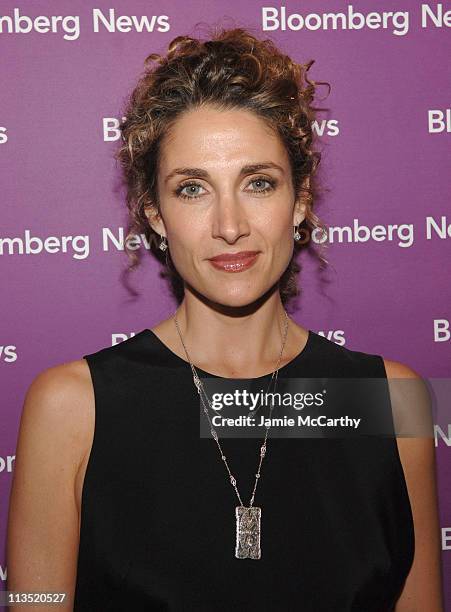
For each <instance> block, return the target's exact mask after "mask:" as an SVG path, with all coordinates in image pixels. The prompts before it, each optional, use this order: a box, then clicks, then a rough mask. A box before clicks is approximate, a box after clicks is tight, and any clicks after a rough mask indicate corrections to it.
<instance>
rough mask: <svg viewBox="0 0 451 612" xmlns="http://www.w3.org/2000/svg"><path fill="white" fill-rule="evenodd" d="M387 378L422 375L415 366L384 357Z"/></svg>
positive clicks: (417, 376)
mask: <svg viewBox="0 0 451 612" xmlns="http://www.w3.org/2000/svg"><path fill="white" fill-rule="evenodd" d="M384 365H385V371H386V372H387V378H418V379H420V378H421V376H420V375H419V374H418V372H416V371H415V370H414V369H413V368H411V367H410V366H408V365H407V364H405V363H402V362H400V361H392V360H391V359H385V358H384Z"/></svg>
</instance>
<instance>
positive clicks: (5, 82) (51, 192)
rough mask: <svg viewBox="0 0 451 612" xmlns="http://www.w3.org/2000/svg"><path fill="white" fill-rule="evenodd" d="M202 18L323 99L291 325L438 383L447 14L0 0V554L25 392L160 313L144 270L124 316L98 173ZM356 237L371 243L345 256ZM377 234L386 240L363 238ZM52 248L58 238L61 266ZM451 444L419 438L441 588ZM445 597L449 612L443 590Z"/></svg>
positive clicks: (356, 244) (158, 294)
mask: <svg viewBox="0 0 451 612" xmlns="http://www.w3.org/2000/svg"><path fill="white" fill-rule="evenodd" d="M384 11H385V14H384ZM390 11H391V13H389V12H390ZM325 13H329V17H326V16H325ZM340 13H341V16H340ZM39 16H40V17H41V18H40V19H36V18H37V17H39ZM52 16H62V17H63V20H59V21H53V22H52ZM133 16H134V17H133ZM145 16H146V17H147V20H145V19H143V17H145ZM20 18H21V19H20ZM27 18H28V19H27ZM64 18H65V19H64ZM225 18H227V19H225ZM334 19H335V23H334ZM218 20H222V23H226V24H228V25H237V26H244V27H251V28H254V31H255V32H256V33H257V34H258V35H262V36H265V35H266V36H270V37H271V38H272V39H273V40H275V41H276V42H277V43H279V45H280V46H281V47H282V48H283V49H284V50H285V52H287V53H288V54H290V55H292V56H293V57H294V58H295V59H296V60H298V61H300V62H305V61H307V60H309V59H312V58H313V59H315V60H316V62H315V65H314V66H313V67H312V69H311V71H310V75H311V77H312V78H313V79H315V80H320V81H328V82H329V83H331V85H332V92H331V94H330V96H329V97H328V98H327V99H326V100H325V101H323V102H321V101H317V105H318V106H327V107H328V110H327V111H323V112H321V113H319V114H318V119H317V122H316V124H315V126H314V127H315V130H316V132H317V133H318V136H319V143H320V149H321V150H322V154H323V159H322V164H321V172H320V176H321V179H322V184H323V186H324V187H325V188H326V189H327V193H326V194H325V196H324V197H323V199H322V202H321V206H320V208H319V210H318V213H319V215H320V216H321V217H322V218H323V219H324V220H325V221H326V222H327V223H328V224H329V225H330V226H331V227H333V228H335V231H334V232H332V234H331V238H330V243H331V246H330V248H329V255H328V258H329V260H330V262H331V265H330V268H329V271H328V273H327V274H326V275H322V276H319V275H318V270H317V266H316V263H315V261H314V259H312V258H311V257H304V258H303V271H302V275H301V278H300V283H301V285H302V288H303V295H302V298H301V299H300V300H299V304H298V309H297V311H296V313H295V314H294V315H293V316H294V318H295V319H296V320H297V321H298V322H299V323H301V324H302V325H303V326H305V327H308V328H311V329H314V330H315V331H318V332H320V333H324V334H325V335H326V336H328V337H329V338H330V339H331V340H333V341H335V342H338V343H340V344H345V345H346V346H348V347H349V348H352V349H356V350H362V351H366V352H371V353H379V354H382V355H383V356H384V357H386V358H389V359H395V360H398V361H402V362H404V363H407V364H408V365H410V366H411V367H413V368H414V369H415V370H416V371H417V372H419V373H420V374H421V375H422V376H424V377H449V376H451V359H450V357H451V336H450V329H451V328H450V321H451V306H450V305H451V283H450V274H449V269H450V261H451V258H450V255H451V249H450V244H451V212H450V209H449V190H448V183H449V167H450V164H449V162H450V157H449V140H450V135H451V108H450V90H449V62H448V61H447V60H448V59H449V56H450V43H449V36H450V31H449V29H450V26H451V5H450V4H449V3H447V2H444V3H437V2H430V3H425V4H421V3H419V2H418V3H414V2H407V1H405V0H404V1H403V2H402V1H400V2H393V1H392V0H387V1H386V2H384V3H380V2H377V1H376V0H372V1H371V2H370V1H358V2H357V1H356V2H354V3H353V4H352V5H350V4H347V3H345V2H338V1H331V0H329V1H323V2H318V1H313V0H308V1H306V0H304V1H303V2H300V1H297V2H295V1H287V2H284V3H283V5H282V4H280V3H261V2H257V1H255V0H249V1H248V2H247V3H243V2H241V1H240V2H238V1H237V0H228V1H227V2H219V1H217V2H203V1H201V0H199V1H195V0H184V1H182V0H177V1H174V2H170V3H155V2H153V3H149V2H147V1H144V0H141V1H138V0H128V1H127V2H126V1H125V0H123V1H117V0H116V1H115V2H106V1H105V0H98V1H97V2H96V3H93V4H91V5H90V3H89V2H73V1H72V2H69V1H67V0H60V1H59V2H51V1H50V0H47V1H38V0H36V1H34V2H33V3H30V2H25V1H24V0H21V1H19V2H11V1H10V0H4V1H3V2H2V3H1V7H0V50H1V55H0V57H1V58H2V63H1V83H2V86H1V88H0V101H1V107H0V109H1V112H0V156H1V168H2V171H3V177H2V183H1V184H2V208H1V210H2V222H1V235H0V254H1V258H0V263H1V265H2V270H3V276H2V288H3V300H2V302H3V308H2V318H1V322H2V329H1V339H0V344H1V351H2V353H1V371H0V374H1V378H2V383H3V385H2V398H3V409H2V411H1V428H0V487H1V499H2V503H1V507H0V513H1V514H0V541H1V543H2V545H3V543H4V540H5V537H4V536H5V527H6V517H7V510H8V496H9V491H10V485H11V477H12V470H13V468H14V454H15V447H16V438H17V431H18V425H19V419H20V413H21V408H22V403H23V399H24V394H25V391H26V389H27V387H28V386H29V384H30V383H31V381H32V379H33V378H34V377H35V375H36V374H38V373H39V372H40V371H42V370H43V369H45V368H47V367H50V366H53V365H55V364H58V363H61V362H65V361H69V360H73V359H80V358H81V356H82V354H86V353H88V352H94V351H95V350H97V349H99V348H101V347H104V346H107V345H109V344H112V343H114V342H116V341H120V340H121V339H124V338H125V337H127V336H129V335H132V334H133V333H136V332H137V331H140V330H141V329H143V328H145V327H152V326H153V325H155V324H156V323H157V322H158V321H160V320H162V319H163V318H166V317H167V316H169V314H171V313H172V311H173V309H174V302H173V301H172V299H171V297H170V295H169V293H168V290H167V288H166V286H165V285H164V284H163V282H162V281H161V279H159V277H158V271H159V268H158V265H157V264H156V263H155V261H154V260H153V259H152V258H151V257H147V258H145V260H144V265H143V267H142V270H141V271H140V272H138V273H137V274H135V275H134V278H135V282H134V284H135V286H136V287H137V288H139V289H140V295H139V296H138V297H137V298H134V299H131V298H130V296H129V294H128V292H127V290H126V289H125V287H124V286H123V283H122V282H121V280H120V273H121V271H122V269H123V268H124V266H125V265H126V255H125V254H124V252H123V251H122V249H121V246H120V242H121V232H124V233H123V234H122V237H124V236H125V224H126V211H125V205H124V200H123V193H122V192H121V191H120V190H118V189H117V185H118V169H117V168H116V164H115V162H114V161H113V152H114V150H115V148H116V145H117V131H116V130H115V126H117V122H118V120H119V119H120V117H121V115H122V110H123V101H124V99H125V96H126V94H127V93H128V92H129V91H130V89H131V87H132V86H133V84H134V82H135V81H136V78H137V76H138V74H139V73H140V72H141V70H142V67H143V60H144V58H145V57H146V56H147V55H148V54H149V53H151V52H164V51H165V50H166V48H167V44H168V43H169V41H170V40H172V38H174V37H175V36H177V35H180V34H193V33H194V34H196V32H197V31H196V30H194V26H195V24H196V23H197V22H199V21H203V22H205V23H208V24H213V23H215V22H217V21H218ZM147 26H148V27H147ZM21 30H22V31H21ZM140 30H141V31H140ZM326 93H327V89H326V88H323V89H321V90H320V91H319V95H320V96H321V97H323V96H324V95H325V94H326ZM447 176H448V179H447V178H446V177H447ZM355 225H360V226H366V227H367V228H369V230H370V231H373V234H372V235H370V237H369V239H367V240H365V241H358V240H357V236H356V232H355V230H354V226H355ZM375 226H382V227H383V228H385V231H383V230H382V229H379V230H378V232H379V233H378V234H377V235H376V234H375V233H374V228H375ZM390 226H395V227H394V228H392V235H390V233H389V230H390ZM346 228H349V231H347V230H346ZM340 230H343V233H341V232H340ZM363 234H364V230H363V229H361V230H360V236H363ZM52 236H53V237H54V239H53V240H52V241H50V243H48V245H47V248H45V247H44V246H43V243H44V241H45V240H46V239H48V238H49V237H52ZM378 236H379V238H378ZM64 237H70V238H68V241H67V247H66V248H63V244H64V243H63V240H64ZM30 238H34V240H31V243H30V244H28V245H27V240H28V241H29V239H30ZM141 248H145V247H144V246H142V247H141ZM325 280H327V281H328V282H325ZM450 446H451V424H445V427H442V428H440V430H438V428H437V430H436V449H437V459H438V471H439V474H438V476H439V488H440V520H441V534H442V555H443V564H444V572H445V577H448V579H449V576H450V568H451V561H450V555H451V553H450V551H451V490H450V484H449V481H450V478H449V476H450V468H449V453H450ZM3 548H4V547H3ZM3 548H2V550H1V551H0V578H1V580H0V584H2V585H3V588H4V587H5V581H6V574H7V568H6V562H5V556H4V552H3ZM449 582H451V580H449ZM446 597H447V609H450V610H451V585H450V584H448V586H447V593H446Z"/></svg>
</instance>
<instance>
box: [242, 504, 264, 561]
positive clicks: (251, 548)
mask: <svg viewBox="0 0 451 612" xmlns="http://www.w3.org/2000/svg"><path fill="white" fill-rule="evenodd" d="M261 513H262V510H261V508H257V507H255V506H251V507H249V508H247V507H246V506H237V507H236V508H235V516H236V546H235V557H236V558H237V559H260V557H261V549H260V525H261Z"/></svg>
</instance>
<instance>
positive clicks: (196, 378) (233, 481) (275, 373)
mask: <svg viewBox="0 0 451 612" xmlns="http://www.w3.org/2000/svg"><path fill="white" fill-rule="evenodd" d="M284 313H285V325H284V333H283V341H282V348H281V350H280V354H279V358H278V360H277V366H276V369H275V370H274V371H273V373H272V376H271V380H270V382H269V385H268V389H269V387H270V386H271V384H272V381H273V380H274V384H275V385H276V384H277V377H278V374H279V368H280V362H281V359H282V354H283V350H284V348H285V343H286V339H287V332H288V314H287V312H286V310H285V309H284ZM174 322H175V326H176V327H177V332H178V334H179V336H180V340H181V342H182V345H183V348H184V350H185V353H186V357H187V359H188V361H189V364H190V366H191V371H192V374H193V380H194V384H195V386H196V388H197V392H198V394H199V396H200V399H201V402H202V406H203V411H204V413H205V415H206V417H207V419H208V422H209V424H210V431H211V434H212V436H213V438H214V440H215V442H216V444H217V446H218V449H219V452H220V455H221V459H222V460H223V462H224V465H225V466H226V469H227V472H228V474H229V480H230V483H231V485H232V487H233V488H234V489H235V493H236V495H237V497H238V500H239V502H240V506H243V505H244V504H243V502H242V500H241V496H240V493H239V491H238V487H237V481H236V478H235V477H234V475H233V474H232V472H231V471H230V468H229V464H228V463H227V458H226V456H225V455H224V452H223V450H222V447H221V444H220V442H219V439H218V434H217V432H216V430H215V429H214V427H213V424H212V422H211V419H210V415H209V413H208V408H207V406H206V404H205V402H204V399H203V397H202V393H203V394H204V395H205V397H206V399H207V402H208V405H209V407H210V409H211V410H213V409H212V406H211V402H210V400H209V398H208V395H207V393H206V392H205V389H204V386H203V384H202V381H201V380H200V378H199V375H198V373H197V370H196V368H195V367H194V365H193V363H192V361H191V358H190V356H189V353H188V349H187V348H186V346H185V343H184V341H183V337H182V334H181V331H180V328H179V325H178V321H177V310H176V311H175V313H174ZM275 388H276V386H275V387H274V389H275ZM268 389H267V390H266V393H267V392H268ZM273 408H274V403H273V401H272V402H271V408H270V415H271V414H272V411H273ZM270 427H271V426H270V425H269V426H267V427H266V433H265V439H264V441H263V444H262V445H261V447H260V460H259V464H258V470H257V473H256V474H255V483H254V488H253V491H252V496H251V499H250V502H249V507H252V505H253V503H254V498H255V492H256V490H257V483H258V480H259V478H260V471H261V466H262V462H263V458H264V456H265V455H266V446H267V438H268V431H269V429H270Z"/></svg>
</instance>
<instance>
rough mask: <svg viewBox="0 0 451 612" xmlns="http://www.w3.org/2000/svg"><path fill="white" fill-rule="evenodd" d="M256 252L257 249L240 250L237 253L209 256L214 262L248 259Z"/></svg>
mask: <svg viewBox="0 0 451 612" xmlns="http://www.w3.org/2000/svg"><path fill="white" fill-rule="evenodd" d="M257 254H258V251H240V252H239V253H221V254H220V255H216V256H215V257H210V261H216V262H227V263H230V262H236V261H242V260H244V259H249V258H250V257H254V256H255V255H257Z"/></svg>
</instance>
